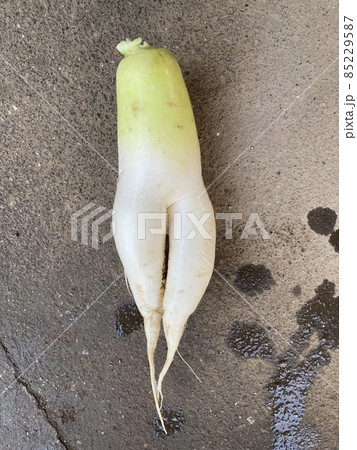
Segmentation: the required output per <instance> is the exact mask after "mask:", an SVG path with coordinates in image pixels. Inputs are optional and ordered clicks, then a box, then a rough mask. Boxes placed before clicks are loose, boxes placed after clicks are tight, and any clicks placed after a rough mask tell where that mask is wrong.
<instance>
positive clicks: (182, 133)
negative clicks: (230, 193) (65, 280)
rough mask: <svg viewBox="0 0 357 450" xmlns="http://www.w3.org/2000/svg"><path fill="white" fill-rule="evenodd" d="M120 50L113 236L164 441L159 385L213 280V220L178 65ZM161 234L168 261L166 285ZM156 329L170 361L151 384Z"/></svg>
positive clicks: (137, 49) (132, 47) (156, 51)
mask: <svg viewBox="0 0 357 450" xmlns="http://www.w3.org/2000/svg"><path fill="white" fill-rule="evenodd" d="M118 49H119V51H121V52H123V54H124V55H125V56H126V57H125V59H124V60H123V61H122V62H121V63H120V65H119V68H118V72H117V101H118V144H119V165H120V174H121V177H120V178H119V182H118V186H117V192H116V196H115V201H114V208H113V232H114V238H115V243H116V246H117V250H118V253H119V255H120V259H121V261H122V264H123V266H124V270H125V274H126V277H127V281H128V284H129V286H130V289H131V292H132V294H133V296H134V299H135V302H136V304H137V306H138V308H139V311H140V313H141V314H142V316H143V318H144V328H145V335H146V339H147V353H148V360H149V366H150V379H151V387H152V390H153V396H154V401H155V406H156V410H157V412H158V415H159V418H160V421H161V424H162V427H163V429H164V431H165V433H166V429H165V424H164V420H163V417H162V414H161V411H160V410H161V406H160V405H159V403H161V405H162V401H163V396H162V383H163V380H164V377H165V375H166V373H167V371H168V369H169V367H170V365H171V363H172V361H173V358H174V356H175V353H176V351H177V349H178V346H179V343H180V340H181V337H182V334H183V332H184V329H185V326H186V323H187V320H188V318H189V317H190V315H191V314H192V313H193V312H194V311H195V309H196V308H197V306H198V304H199V302H200V300H201V298H202V296H203V294H204V292H205V290H206V288H207V285H208V283H209V280H210V278H211V275H212V270H213V269H212V267H213V264H214V254H215V220H214V213H213V208H212V204H211V202H210V200H209V197H208V195H207V192H206V191H205V188H204V184H203V181H202V175H201V161H200V149H199V143H198V138H197V131H196V127H195V121H194V117H193V113H192V108H191V104H190V100H189V97H188V93H187V90H186V87H185V83H184V81H183V78H182V74H181V71H180V69H179V67H178V65H177V63H176V61H175V59H174V58H173V56H172V55H171V54H170V53H169V52H168V51H167V50H165V49H160V48H154V47H150V46H149V45H148V44H146V43H145V45H142V44H141V39H140V38H139V39H136V40H135V41H132V42H131V41H126V42H122V43H120V44H119V46H118ZM166 225H168V232H169V252H168V267H167V278H166V283H163V282H162V268H163V263H164V259H165V239H166ZM141 253H143V256H142V257H140V258H137V255H139V254H141ZM200 255H203V256H204V258H202V257H201V256H200ZM136 258H137V259H136ZM133 261H134V262H133ZM161 321H162V322H163V327H164V333H165V338H166V342H167V355H166V360H165V363H164V365H163V367H162V370H161V372H160V374H159V377H158V383H157V385H156V377H155V361H154V354H155V350H156V346H157V342H158V339H159V334H160V326H161Z"/></svg>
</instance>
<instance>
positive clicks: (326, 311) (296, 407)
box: [229, 280, 339, 450]
mask: <svg viewBox="0 0 357 450" xmlns="http://www.w3.org/2000/svg"><path fill="white" fill-rule="evenodd" d="M295 288H296V286H295ZM334 295H335V284H334V283H331V282H330V281H328V280H324V282H323V283H322V284H321V285H320V286H318V287H317V288H316V289H315V296H314V297H313V298H312V299H310V300H308V301H307V302H306V303H305V305H303V306H302V307H301V308H300V310H299V311H298V312H297V323H298V325H299V328H298V330H297V332H296V333H294V334H293V335H292V337H291V347H289V349H288V350H287V351H286V352H284V353H282V354H281V355H278V356H277V357H276V358H275V359H273V360H272V361H273V363H274V365H275V366H276V372H275V374H274V375H273V376H272V377H271V379H270V380H269V382H268V385H267V391H268V404H269V406H270V408H271V410H272V422H271V432H272V441H271V449H274V450H285V449H299V450H300V449H301V450H307V449H313V448H315V447H317V446H318V444H319V442H320V437H319V434H318V432H317V431H316V430H315V429H314V428H313V427H312V426H310V425H306V426H304V427H301V423H302V420H303V416H304V412H305V408H306V400H307V395H308V390H309V388H310V387H311V385H312V384H313V382H314V380H315V377H316V375H317V373H318V370H319V369H320V368H321V367H323V366H325V365H327V364H329V363H330V361H331V355H330V350H333V349H336V348H337V347H338V324H339V314H338V297H334ZM262 331H263V330H262V328H261V327H260V326H259V325H257V324H256V325H255V324H239V323H238V322H236V323H235V324H233V326H232V329H231V332H230V335H229V339H232V338H231V336H232V335H234V333H236V334H237V337H236V338H235V339H233V345H236V346H237V348H238V351H237V354H238V355H239V356H243V357H245V358H247V357H256V356H259V354H257V351H256V350H255V349H254V346H253V350H252V351H251V350H250V347H249V345H247V344H246V343H248V344H249V342H252V343H253V344H254V343H255V342H261V341H262V336H263V342H264V346H265V348H268V349H269V354H270V356H271V355H272V354H273V353H274V344H273V342H272V341H270V339H269V337H268V336H266V335H265V334H263V333H262ZM314 333H316V334H317V336H318V344H317V345H316V347H315V348H312V349H311V350H310V351H309V352H308V354H307V356H306V357H304V358H303V359H302V358H301V356H302V355H303V352H304V350H306V349H308V348H309V345H311V344H310V338H311V336H312V335H313V334H314ZM234 350H236V349H234ZM258 353H259V350H258ZM301 359H302V360H301Z"/></svg>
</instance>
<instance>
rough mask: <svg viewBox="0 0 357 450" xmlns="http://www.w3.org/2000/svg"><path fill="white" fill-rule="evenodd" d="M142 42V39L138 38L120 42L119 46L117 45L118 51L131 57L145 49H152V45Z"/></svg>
mask: <svg viewBox="0 0 357 450" xmlns="http://www.w3.org/2000/svg"><path fill="white" fill-rule="evenodd" d="M141 42H142V38H141V37H138V38H136V39H134V40H133V41H131V40H130V39H127V40H126V41H121V42H119V44H118V45H117V50H118V51H119V52H120V53H121V54H122V55H124V56H125V57H126V56H129V55H131V54H132V53H135V52H137V51H138V50H142V49H144V48H152V47H151V45H149V44H148V43H147V42H143V43H141Z"/></svg>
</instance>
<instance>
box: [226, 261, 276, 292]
mask: <svg viewBox="0 0 357 450" xmlns="http://www.w3.org/2000/svg"><path fill="white" fill-rule="evenodd" d="M274 284H275V282H274V280H273V277H272V275H271V272H270V270H269V269H267V268H266V267H265V266H263V265H254V264H247V265H245V266H242V267H240V268H239V269H238V271H237V275H236V279H235V285H236V287H237V288H238V289H239V290H241V291H242V292H244V294H247V295H249V297H254V296H256V295H258V294H261V293H262V292H264V291H265V290H267V289H270V288H271V287H272V286H273V285H274Z"/></svg>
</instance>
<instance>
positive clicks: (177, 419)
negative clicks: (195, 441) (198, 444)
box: [152, 406, 185, 438]
mask: <svg viewBox="0 0 357 450" xmlns="http://www.w3.org/2000/svg"><path fill="white" fill-rule="evenodd" d="M161 414H162V418H163V420H164V424H165V428H166V432H167V434H165V432H164V429H163V428H162V425H161V422H160V419H159V415H158V414H157V413H156V415H155V418H154V420H153V423H152V425H153V427H154V430H155V435H156V437H161V438H163V437H167V436H172V435H173V434H176V433H178V432H179V431H182V430H183V428H184V426H185V418H184V416H183V415H182V414H181V413H180V412H178V411H175V410H174V409H172V408H168V407H166V406H163V407H162V409H161Z"/></svg>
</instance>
